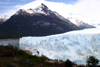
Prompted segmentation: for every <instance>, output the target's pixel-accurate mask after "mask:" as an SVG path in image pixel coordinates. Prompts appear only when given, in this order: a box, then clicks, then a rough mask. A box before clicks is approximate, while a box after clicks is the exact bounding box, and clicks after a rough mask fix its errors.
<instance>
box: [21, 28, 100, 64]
mask: <svg viewBox="0 0 100 67" xmlns="http://www.w3.org/2000/svg"><path fill="white" fill-rule="evenodd" d="M20 48H21V49H24V50H29V51H31V52H32V53H33V55H39V56H41V55H45V56H47V57H48V58H50V59H58V60H63V61H65V60H66V59H70V60H71V61H73V62H76V63H77V64H86V59H87V57H88V56H90V55H92V56H95V57H96V58H98V59H99V60H100V29H99V28H94V29H85V30H80V31H72V32H67V33H63V34H57V35H51V36H45V37H31V36H30V37H22V38H20Z"/></svg>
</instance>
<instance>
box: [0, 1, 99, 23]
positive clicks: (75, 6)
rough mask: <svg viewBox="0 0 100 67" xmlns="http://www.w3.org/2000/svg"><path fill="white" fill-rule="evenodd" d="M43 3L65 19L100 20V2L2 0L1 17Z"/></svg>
mask: <svg viewBox="0 0 100 67" xmlns="http://www.w3.org/2000/svg"><path fill="white" fill-rule="evenodd" d="M41 3H44V4H45V5H47V6H48V7H49V8H50V9H51V10H53V11H56V12H58V13H59V14H60V15H62V16H64V17H65V18H67V17H70V16H72V17H76V18H79V19H82V20H85V21H86V22H88V21H89V19H100V0H0V16H1V15H8V16H10V15H12V14H14V13H15V12H16V11H18V10H19V9H20V8H22V9H27V8H36V7H37V6H39V5H40V4H41Z"/></svg>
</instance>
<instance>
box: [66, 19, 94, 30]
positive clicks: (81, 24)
mask: <svg viewBox="0 0 100 67" xmlns="http://www.w3.org/2000/svg"><path fill="white" fill-rule="evenodd" d="M67 19H69V20H70V21H71V22H72V23H73V24H75V25H76V26H78V27H79V28H80V29H86V28H95V26H93V25H89V24H88V23H85V22H83V21H82V20H79V19H77V18H73V17H68V18H67Z"/></svg>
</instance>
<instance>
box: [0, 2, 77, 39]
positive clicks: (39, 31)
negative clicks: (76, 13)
mask: <svg viewBox="0 0 100 67" xmlns="http://www.w3.org/2000/svg"><path fill="white" fill-rule="evenodd" d="M78 29H79V28H78V27H77V26H76V25H74V24H73V23H71V22H70V21H69V20H67V19H65V18H63V17H62V16H61V15H59V14H58V13H57V12H54V11H51V10H50V9H49V8H48V7H47V6H46V5H44V4H43V3H42V4H41V5H40V6H38V7H37V8H35V9H33V8H29V9H20V10H18V11H17V12H16V13H15V14H14V15H12V16H11V17H10V18H9V19H8V20H7V21H6V22H5V23H3V24H1V25H0V37H1V38H19V37H23V36H47V35H52V34H60V33H64V32H68V31H72V30H78Z"/></svg>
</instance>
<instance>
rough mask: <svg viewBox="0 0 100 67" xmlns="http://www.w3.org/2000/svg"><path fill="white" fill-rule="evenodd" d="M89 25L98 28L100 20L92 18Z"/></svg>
mask: <svg viewBox="0 0 100 67" xmlns="http://www.w3.org/2000/svg"><path fill="white" fill-rule="evenodd" d="M90 25H92V26H95V27H97V28H100V20H98V19H93V20H91V21H90Z"/></svg>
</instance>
